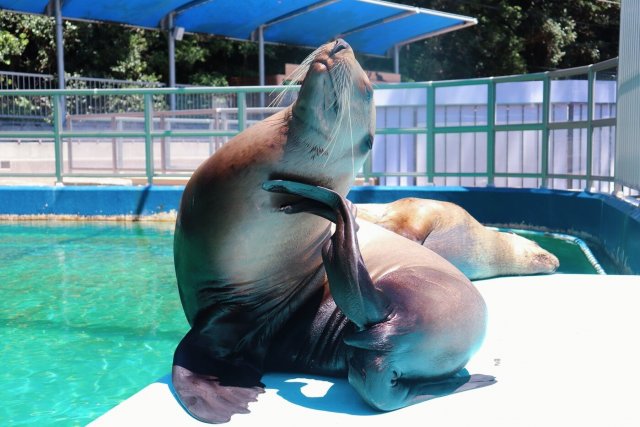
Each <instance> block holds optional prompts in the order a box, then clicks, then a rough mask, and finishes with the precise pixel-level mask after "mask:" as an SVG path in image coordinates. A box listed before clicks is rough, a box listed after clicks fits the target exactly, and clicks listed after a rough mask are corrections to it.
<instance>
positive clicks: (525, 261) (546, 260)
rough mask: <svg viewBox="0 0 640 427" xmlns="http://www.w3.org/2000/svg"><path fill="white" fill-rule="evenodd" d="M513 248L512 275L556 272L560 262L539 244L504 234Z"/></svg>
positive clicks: (512, 234) (515, 235)
mask: <svg viewBox="0 0 640 427" xmlns="http://www.w3.org/2000/svg"><path fill="white" fill-rule="evenodd" d="M503 234H504V236H505V238H506V239H507V240H508V242H509V244H510V246H511V247H512V248H513V260H511V261H512V265H511V269H512V270H513V271H511V274H548V273H553V272H555V271H556V270H557V269H558V267H559V266H560V261H559V260H558V258H557V257H556V256H555V255H553V254H552V253H551V252H548V251H547V250H545V249H544V248H543V247H541V246H540V245H539V244H538V243H537V242H534V241H533V240H529V239H527V238H525V237H522V236H519V235H517V234H515V233H511V232H509V233H503Z"/></svg>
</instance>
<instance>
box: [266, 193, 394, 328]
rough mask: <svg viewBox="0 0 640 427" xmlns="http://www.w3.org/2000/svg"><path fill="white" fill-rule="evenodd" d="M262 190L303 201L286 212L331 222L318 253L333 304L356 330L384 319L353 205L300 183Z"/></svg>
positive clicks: (385, 311)
mask: <svg viewBox="0 0 640 427" xmlns="http://www.w3.org/2000/svg"><path fill="white" fill-rule="evenodd" d="M263 188H264V189H265V190H267V191H271V192H277V193H287V194H295V195H298V196H302V197H304V198H305V200H303V201H301V202H298V203H296V204H293V205H291V206H288V207H285V209H284V212H286V213H299V212H309V213H313V214H315V215H319V216H321V217H323V218H326V219H329V220H330V221H333V222H335V224H336V229H335V232H334V234H333V235H332V236H331V240H330V241H328V242H327V244H326V245H325V247H324V248H323V251H322V258H323V261H324V267H325V270H326V272H327V277H328V278H329V288H330V289H331V295H332V297H333V299H334V301H335V302H336V304H337V305H338V307H340V309H341V310H342V311H343V312H344V314H345V315H346V316H347V317H348V318H349V320H351V321H352V322H353V323H355V324H356V325H357V326H358V327H359V328H363V327H365V326H366V325H371V324H374V323H378V322H380V321H382V320H383V319H385V318H386V317H387V315H388V314H389V311H390V310H389V308H388V303H387V300H386V298H385V296H384V295H383V294H382V292H380V291H379V290H378V289H377V288H376V287H375V286H374V284H373V281H372V280H371V276H369V272H368V271H367V269H366V267H365V265H364V261H363V260H362V255H361V254H360V248H359V246H358V238H357V234H356V232H357V230H358V225H357V223H356V221H355V211H354V206H353V205H352V204H351V203H349V202H347V200H346V199H344V197H342V196H340V195H339V194H338V193H336V192H334V191H333V190H329V189H327V188H323V187H319V186H312V185H308V184H304V183H300V182H293V181H280V180H276V181H267V182H265V183H264V184H263Z"/></svg>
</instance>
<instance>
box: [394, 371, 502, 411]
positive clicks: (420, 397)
mask: <svg viewBox="0 0 640 427" xmlns="http://www.w3.org/2000/svg"><path fill="white" fill-rule="evenodd" d="M495 383H496V378H495V377H493V376H491V375H482V374H474V375H470V374H469V373H468V372H467V370H466V369H463V370H462V371H460V372H458V373H457V374H454V375H451V376H450V377H446V378H442V379H440V380H437V381H433V380H427V381H425V382H424V383H417V384H412V385H410V386H408V387H409V390H408V392H407V400H408V401H407V402H402V403H401V404H400V405H398V406H399V407H404V406H407V405H412V404H414V403H420V402H424V401H427V400H431V399H435V398H436V397H442V396H448V395H450V394H454V393H460V392H463V391H467V390H473V389H475V388H481V387H486V386H489V385H492V384H495Z"/></svg>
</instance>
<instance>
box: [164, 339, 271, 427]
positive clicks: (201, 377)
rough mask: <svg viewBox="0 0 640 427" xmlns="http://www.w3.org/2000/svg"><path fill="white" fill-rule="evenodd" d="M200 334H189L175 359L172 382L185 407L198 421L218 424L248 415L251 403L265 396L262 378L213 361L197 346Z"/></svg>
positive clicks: (179, 346)
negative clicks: (233, 416)
mask: <svg viewBox="0 0 640 427" xmlns="http://www.w3.org/2000/svg"><path fill="white" fill-rule="evenodd" d="M196 335H197V334H196V333H195V332H194V330H193V329H192V330H191V331H189V333H188V334H187V335H186V336H185V337H184V338H183V339H182V341H181V342H180V344H179V345H178V347H177V348H176V352H175V354H174V358H173V369H172V372H171V381H172V384H173V389H174V390H175V394H176V397H177V398H178V400H179V401H180V403H181V405H182V406H183V407H184V408H185V409H186V410H187V412H189V414H191V415H192V416H193V417H194V418H197V419H198V420H200V421H204V422H208V423H216V424H217V423H225V422H228V421H229V420H230V419H231V416H232V415H234V414H246V413H248V412H249V409H248V406H249V403H250V402H255V401H256V400H257V397H258V395H259V394H261V393H264V385H263V384H262V383H260V381H259V379H258V378H259V377H257V374H256V373H255V372H252V371H253V370H252V369H249V370H248V372H247V370H243V371H242V372H238V371H237V370H236V369H233V368H230V367H229V366H228V364H226V363H223V362H219V361H216V360H214V359H212V358H211V357H210V355H207V354H205V352H204V351H202V350H201V348H202V347H200V346H199V345H197V339H194V336H196Z"/></svg>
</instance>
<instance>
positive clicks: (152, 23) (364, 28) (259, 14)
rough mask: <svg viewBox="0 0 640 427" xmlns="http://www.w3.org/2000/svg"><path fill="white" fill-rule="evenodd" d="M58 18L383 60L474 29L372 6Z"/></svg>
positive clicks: (260, 3) (156, 5)
mask: <svg viewBox="0 0 640 427" xmlns="http://www.w3.org/2000/svg"><path fill="white" fill-rule="evenodd" d="M60 2H61V5H62V10H61V11H62V17H63V18H64V19H77V20H95V21H106V22H116V23H121V24H127V25H132V26H138V27H145V28H158V29H161V28H164V25H165V22H166V18H167V17H168V16H169V15H170V14H174V23H175V25H176V26H179V27H183V28H184V29H185V31H186V32H191V33H205V34H212V35H218V36H224V37H229V38H233V39H239V40H252V39H255V38H256V31H257V30H258V28H259V27H261V26H263V34H264V40H265V42H267V43H282V44H290V45H298V46H306V47H313V48H315V47H317V46H319V45H321V44H323V43H325V42H327V41H330V40H332V39H334V38H336V37H341V36H342V37H344V38H345V39H346V40H347V41H348V42H349V43H350V44H351V46H352V47H353V48H354V50H356V51H357V52H360V53H364V54H370V55H384V54H386V53H388V52H389V51H390V49H392V48H393V47H394V46H395V45H403V44H406V43H409V42H412V41H415V40H417V39H421V38H426V37H430V36H433V35H435V34H441V33H443V32H447V31H452V30H456V29H459V28H462V27H465V26H468V25H474V24H475V23H476V20H475V19H472V18H469V17H465V16H461V15H453V14H447V13H442V12H437V11H433V10H429V9H423V8H416V7H412V6H406V5H401V4H397V3H390V2H385V1H379V0H324V1H318V0H162V1H158V0H93V1H86V0H60ZM48 4H49V1H48V0H18V1H16V0H0V9H8V10H13V11H18V12H27V13H37V14H45V13H46V12H47V5H48Z"/></svg>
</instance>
